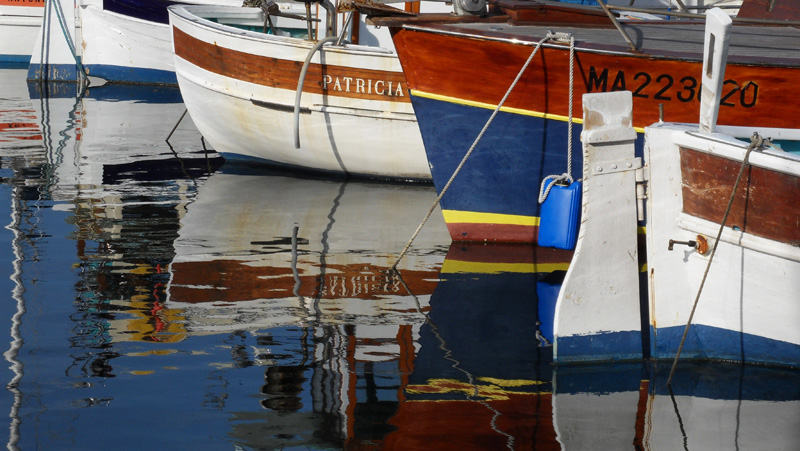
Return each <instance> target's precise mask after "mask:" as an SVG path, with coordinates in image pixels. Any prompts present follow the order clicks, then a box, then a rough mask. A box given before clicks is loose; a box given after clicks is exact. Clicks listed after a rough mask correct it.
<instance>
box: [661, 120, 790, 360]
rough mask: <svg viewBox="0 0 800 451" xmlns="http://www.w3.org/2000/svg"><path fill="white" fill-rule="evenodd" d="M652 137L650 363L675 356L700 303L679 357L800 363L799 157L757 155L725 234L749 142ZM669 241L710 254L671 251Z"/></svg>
mask: <svg viewBox="0 0 800 451" xmlns="http://www.w3.org/2000/svg"><path fill="white" fill-rule="evenodd" d="M751 131H752V129H749V128H742V129H741V132H742V134H746V133H750V132H751ZM647 133H648V134H647V140H648V146H647V148H646V153H645V157H646V158H647V162H648V164H649V166H650V180H649V184H650V186H649V188H648V217H649V218H650V219H649V221H648V245H647V248H648V260H647V261H648V268H649V273H650V281H649V282H650V283H649V289H650V292H651V295H650V296H651V306H650V315H651V324H650V332H651V337H652V339H651V352H652V354H653V357H654V358H657V359H671V358H674V356H675V354H676V352H677V350H678V348H679V346H680V345H681V342H682V340H683V334H684V331H685V330H686V324H687V323H688V322H689V314H690V312H692V310H693V305H694V303H695V301H697V307H696V310H695V311H694V316H693V317H692V319H691V325H690V327H689V329H688V333H687V335H686V339H685V341H684V343H683V348H682V350H681V359H721V360H732V361H743V362H750V363H763V364H775V365H789V366H798V365H800V329H798V328H797V325H796V319H797V318H798V317H800V306H799V305H798V302H797V301H798V299H799V298H800V295H798V293H800V282H798V281H800V248H798V247H797V246H798V243H799V242H800V231H799V230H798V228H797V226H796V224H797V223H798V221H800V207H798V206H797V202H796V199H797V197H798V196H800V157H798V156H796V155H792V154H790V153H787V152H776V151H774V150H771V151H770V150H768V151H763V152H761V151H753V153H752V154H751V155H750V157H749V159H748V161H749V162H750V165H749V166H748V167H746V168H745V170H744V172H743V173H742V177H741V179H740V181H739V185H738V187H737V191H736V193H737V194H736V195H735V196H734V201H733V203H732V204H731V208H730V212H729V214H728V216H727V218H726V220H725V227H724V228H723V229H722V232H721V234H720V224H721V223H722V219H723V216H724V215H725V212H726V210H727V206H728V204H729V201H730V199H731V193H732V190H733V186H734V184H735V181H736V179H737V177H738V173H739V170H740V168H741V166H742V159H743V157H744V155H745V152H746V148H747V143H746V142H742V141H738V142H737V141H733V140H731V139H725V137H724V135H711V136H707V137H702V136H701V135H695V134H694V133H689V132H686V131H683V130H681V131H674V128H672V129H666V130H664V129H659V128H658V127H651V128H648V132H647ZM767 133H769V132H764V134H765V135H766V134H767ZM740 136H741V135H740ZM673 142H674V144H672V143H673ZM718 234H719V236H720V239H719V241H717V242H716V243H717V245H716V251H715V252H713V254H712V252H711V249H712V248H713V245H714V242H715V240H716V237H717V235H718ZM671 239H672V240H677V241H689V240H694V241H698V242H700V241H706V242H707V243H708V248H707V249H703V248H699V249H698V248H694V247H688V246H683V245H680V244H676V245H675V246H674V248H673V250H671V251H670V250H668V246H667V243H668V242H669V240H671ZM712 255H713V257H712ZM676 281H680V283H676Z"/></svg>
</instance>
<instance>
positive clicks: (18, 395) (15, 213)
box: [3, 187, 27, 450]
mask: <svg viewBox="0 0 800 451" xmlns="http://www.w3.org/2000/svg"><path fill="white" fill-rule="evenodd" d="M18 190H20V188H19V187H13V188H12V192H11V203H12V209H11V224H8V225H7V226H5V228H6V229H7V230H10V231H11V232H12V233H13V234H14V238H13V239H12V240H11V246H12V248H13V253H14V262H13V268H14V273H13V274H12V275H11V277H10V278H11V280H12V281H13V282H14V289H13V290H12V291H11V297H12V298H13V299H14V300H15V301H16V303H17V311H16V312H14V315H13V316H12V317H11V338H12V342H11V345H10V347H9V349H8V351H6V352H4V353H3V357H5V359H6V361H7V362H8V363H10V364H11V366H10V367H9V368H10V369H11V371H12V372H13V373H14V376H13V377H12V378H11V381H10V382H9V383H8V384H6V390H8V391H10V392H11V393H12V394H13V395H14V402H13V403H12V405H11V412H10V413H9V415H8V416H9V417H10V418H11V424H10V425H9V438H8V444H7V448H8V449H9V450H18V449H19V446H18V445H17V444H18V443H19V439H20V431H19V429H20V425H21V422H22V421H21V420H20V415H19V409H20V407H21V406H22V391H21V390H20V389H19V384H20V381H21V380H22V377H23V375H24V374H25V371H24V368H25V366H24V365H23V363H22V362H21V361H20V360H19V358H18V356H19V350H20V349H21V348H22V345H23V344H24V343H25V342H24V340H23V339H22V334H21V332H20V328H21V326H22V317H23V316H24V315H25V313H26V311H27V309H26V307H25V300H24V298H23V294H24V293H25V286H24V285H23V283H22V263H23V261H24V260H25V256H24V253H23V250H22V245H21V242H22V241H23V239H24V236H23V233H22V231H21V230H20V224H21V223H22V214H21V212H20V209H21V207H20V206H19V205H18V203H17V198H19V202H22V200H21V197H22V195H21V194H19V193H18Z"/></svg>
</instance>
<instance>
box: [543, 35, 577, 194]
mask: <svg viewBox="0 0 800 451" xmlns="http://www.w3.org/2000/svg"><path fill="white" fill-rule="evenodd" d="M556 34H558V35H561V36H559V38H560V39H561V40H566V38H567V37H568V38H569V113H568V119H567V172H565V173H563V174H561V175H548V176H547V177H545V178H544V179H542V186H541V189H540V190H539V203H540V204H541V203H543V202H544V201H545V199H547V196H548V195H549V194H550V189H551V188H552V187H553V185H555V184H556V183H557V182H559V181H565V182H567V183H572V99H573V91H574V85H575V83H574V81H575V36H574V35H573V34H572V33H556ZM548 180H552V181H551V182H550V183H548Z"/></svg>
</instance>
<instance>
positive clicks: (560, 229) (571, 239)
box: [538, 181, 582, 250]
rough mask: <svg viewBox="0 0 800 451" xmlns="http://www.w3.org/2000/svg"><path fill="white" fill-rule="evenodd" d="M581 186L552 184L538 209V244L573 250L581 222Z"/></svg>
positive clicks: (579, 183)
mask: <svg viewBox="0 0 800 451" xmlns="http://www.w3.org/2000/svg"><path fill="white" fill-rule="evenodd" d="M581 187H582V183H581V182H579V181H575V182H572V183H570V184H569V185H559V184H554V185H553V186H552V187H551V188H550V192H549V193H548V194H547V199H545V201H544V202H543V203H542V207H541V208H540V210H539V238H538V244H539V246H543V247H555V248H558V249H566V250H573V249H575V243H576V242H577V240H578V229H579V228H580V224H581Z"/></svg>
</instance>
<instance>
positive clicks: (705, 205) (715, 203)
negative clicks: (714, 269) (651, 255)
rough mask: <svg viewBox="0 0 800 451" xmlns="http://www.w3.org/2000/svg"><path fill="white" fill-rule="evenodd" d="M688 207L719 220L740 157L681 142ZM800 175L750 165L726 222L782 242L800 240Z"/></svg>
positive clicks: (691, 212)
mask: <svg viewBox="0 0 800 451" xmlns="http://www.w3.org/2000/svg"><path fill="white" fill-rule="evenodd" d="M680 154H681V174H682V176H681V178H682V189H681V192H682V194H683V212H684V213H686V214H689V215H692V216H696V217H698V218H702V219H706V220H708V221H713V222H716V223H720V222H721V221H722V218H723V216H724V214H725V209H726V208H727V206H728V202H729V200H730V196H731V191H732V190H733V185H734V183H735V182H736V177H737V175H738V174H739V168H740V167H741V164H742V163H741V161H736V160H730V159H727V158H722V157H720V156H716V155H712V154H708V153H705V152H699V151H696V150H692V149H687V148H681V149H680ZM798 198H800V177H797V176H793V175H788V174H783V173H779V172H775V171H770V170H767V169H763V168H759V167H755V166H750V167H748V168H745V171H744V174H743V175H742V180H741V182H739V189H738V190H737V192H736V196H735V199H734V202H733V205H732V206H731V212H730V214H729V216H728V220H727V221H726V223H725V225H726V226H727V227H731V228H733V227H738V228H739V229H740V230H742V231H743V232H745V233H749V234H752V235H755V236H759V237H762V238H767V239H771V240H775V241H778V242H781V243H787V244H792V245H795V246H796V245H800V227H798V224H800V203H798V202H797V199H798Z"/></svg>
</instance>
